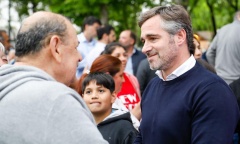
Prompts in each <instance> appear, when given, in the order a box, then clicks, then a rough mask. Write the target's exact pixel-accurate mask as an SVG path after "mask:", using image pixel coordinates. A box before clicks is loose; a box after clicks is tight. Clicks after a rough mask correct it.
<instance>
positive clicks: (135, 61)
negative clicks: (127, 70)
mask: <svg viewBox="0 0 240 144" xmlns="http://www.w3.org/2000/svg"><path fill="white" fill-rule="evenodd" d="M134 49H135V50H136V51H135V53H134V54H133V55H132V56H131V58H132V65H133V75H135V76H136V74H137V69H138V66H139V63H140V62H141V61H142V60H143V59H145V58H146V55H145V54H143V53H142V52H141V51H139V50H138V49H136V48H134Z"/></svg>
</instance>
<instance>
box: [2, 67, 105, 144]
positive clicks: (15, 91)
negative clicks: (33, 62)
mask: <svg viewBox="0 0 240 144" xmlns="http://www.w3.org/2000/svg"><path fill="white" fill-rule="evenodd" d="M0 143H1V144H105V143H107V142H106V141H105V140H104V139H103V137H102V135H101V134H100V132H99V131H98V129H97V127H96V125H95V122H94V119H93V116H92V114H91V112H90V111H89V109H88V108H87V106H86V104H85V103H84V101H83V99H82V98H81V97H80V96H79V95H78V93H77V92H75V91H74V90H72V89H70V88H68V87H67V86H65V85H64V84H61V83H59V82H57V81H56V80H54V79H53V78H52V77H51V76H50V75H48V74H47V73H46V72H44V71H42V70H40V69H38V68H35V67H30V66H12V65H4V66H2V67H1V68H0Z"/></svg>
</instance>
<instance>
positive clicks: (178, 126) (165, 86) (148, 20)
mask: <svg viewBox="0 0 240 144" xmlns="http://www.w3.org/2000/svg"><path fill="white" fill-rule="evenodd" d="M139 26H140V28H141V40H142V42H143V43H144V45H143V49H142V52H143V53H144V54H146V55H147V58H148V61H149V64H150V68H151V69H153V70H157V72H156V73H157V75H158V77H155V78H154V79H153V80H152V81H151V82H150V83H149V84H148V86H147V88H146V89H145V91H144V93H143V96H142V101H141V108H142V121H141V125H140V129H139V130H140V133H139V135H138V136H137V138H136V140H135V143H136V144H139V143H144V144H157V143H159V144H191V143H194V144H200V143H201V144H203V143H205V144H230V143H232V138H233V134H234V130H235V128H236V126H237V122H238V120H239V110H238V105H237V101H236V98H235V97H234V95H233V93H232V92H231V90H230V88H229V87H228V85H227V84H226V83H225V82H224V81H223V80H222V79H221V78H219V77H218V76H217V75H215V74H213V73H211V72H209V71H208V70H206V69H205V68H203V67H202V66H201V65H200V64H198V63H197V62H196V60H195V59H194V57H193V55H192V54H193V50H194V45H193V32H192V26H191V20H190V17H189V15H188V13H187V11H186V10H185V9H184V8H183V7H182V6H179V5H172V6H159V7H155V8H153V9H151V10H149V11H147V12H145V13H143V14H142V15H141V16H140V19H139Z"/></svg>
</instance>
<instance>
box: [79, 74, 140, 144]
mask: <svg viewBox="0 0 240 144" xmlns="http://www.w3.org/2000/svg"><path fill="white" fill-rule="evenodd" d="M82 92H83V94H82V96H83V99H84V101H85V102H86V104H87V106H88V108H89V109H90V111H91V112H92V114H93V116H94V118H95V121H96V123H97V127H98V129H99V131H100V132H101V134H102V135H103V137H104V139H105V140H107V141H108V142H109V144H125V143H126V144H129V143H133V141H134V139H135V137H136V135H137V130H136V129H135V128H134V127H133V125H132V121H131V118H130V113H123V112H122V111H119V110H112V104H113V103H114V101H115V99H116V92H115V84H114V80H113V78H112V77H111V76H110V75H109V74H105V73H100V72H99V73H90V74H88V75H87V76H86V77H85V79H84V80H83V83H82Z"/></svg>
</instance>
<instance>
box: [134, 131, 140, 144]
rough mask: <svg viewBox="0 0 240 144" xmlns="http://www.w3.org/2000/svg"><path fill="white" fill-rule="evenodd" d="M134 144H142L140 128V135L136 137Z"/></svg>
mask: <svg viewBox="0 0 240 144" xmlns="http://www.w3.org/2000/svg"><path fill="white" fill-rule="evenodd" d="M134 144H142V135H141V129H140V128H139V132H138V135H137V136H136V138H135V140H134Z"/></svg>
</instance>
